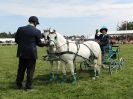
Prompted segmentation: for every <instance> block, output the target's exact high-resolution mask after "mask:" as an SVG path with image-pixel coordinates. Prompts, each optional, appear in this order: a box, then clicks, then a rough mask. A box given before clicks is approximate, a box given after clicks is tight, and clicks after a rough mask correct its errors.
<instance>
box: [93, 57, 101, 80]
mask: <svg viewBox="0 0 133 99" xmlns="http://www.w3.org/2000/svg"><path fill="white" fill-rule="evenodd" d="M99 74H100V66H99V65H98V59H94V74H93V77H92V79H93V80H95V79H96V77H98V76H99Z"/></svg>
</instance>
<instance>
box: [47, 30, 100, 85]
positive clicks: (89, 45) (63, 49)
mask: <svg viewBox="0 0 133 99" xmlns="http://www.w3.org/2000/svg"><path fill="white" fill-rule="evenodd" d="M53 31H54V32H53ZM48 38H49V46H52V47H54V48H56V51H57V54H58V56H59V57H60V59H61V60H62V63H63V67H64V68H65V66H64V65H66V64H67V65H69V66H70V70H71V74H72V83H76V75H75V72H74V62H83V61H85V60H86V61H89V60H90V59H91V60H93V63H94V65H93V68H94V76H93V79H95V78H96V75H99V73H100V67H101V49H100V46H99V44H98V43H97V42H95V41H87V42H84V43H83V44H76V43H74V42H73V41H70V40H69V41H68V40H66V39H65V38H64V37H63V36H62V35H61V34H59V33H57V32H56V31H55V30H50V31H49V34H48ZM63 74H64V77H65V78H66V71H65V69H63Z"/></svg>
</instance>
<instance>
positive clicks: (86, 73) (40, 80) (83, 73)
mask: <svg viewBox="0 0 133 99" xmlns="http://www.w3.org/2000/svg"><path fill="white" fill-rule="evenodd" d="M76 73H77V80H83V79H88V78H90V79H91V77H92V76H93V70H77V71H76ZM62 77H63V75H62V73H61V74H60V75H59V79H58V81H56V80H54V81H52V82H51V81H50V75H49V74H45V75H38V76H36V77H35V78H34V84H35V85H48V84H51V83H55V82H56V83H61V82H62ZM71 81H72V76H71V73H70V72H68V73H67V81H66V83H71Z"/></svg>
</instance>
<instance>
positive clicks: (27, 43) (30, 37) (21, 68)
mask: <svg viewBox="0 0 133 99" xmlns="http://www.w3.org/2000/svg"><path fill="white" fill-rule="evenodd" d="M29 23H30V24H29V25H27V26H23V27H19V28H18V30H17V32H16V35H15V42H16V43H17V44H18V49H17V57H18V58H19V65H18V72H17V79H16V85H17V87H18V89H21V88H22V82H23V79H24V74H25V71H27V81H26V89H32V79H33V73H34V70H35V64H36V59H37V47H36V45H38V46H39V47H43V46H45V45H46V44H43V43H42V42H41V40H40V38H41V31H40V30H38V29H37V28H36V26H37V25H38V24H39V21H38V18H37V17H36V16H31V17H30V18H29Z"/></svg>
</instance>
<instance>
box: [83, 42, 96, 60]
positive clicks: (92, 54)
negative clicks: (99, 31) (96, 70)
mask: <svg viewBox="0 0 133 99" xmlns="http://www.w3.org/2000/svg"><path fill="white" fill-rule="evenodd" d="M83 45H85V46H86V47H87V48H88V49H89V50H90V54H91V55H90V57H89V58H92V59H94V58H95V59H97V57H96V56H95V54H94V53H93V51H92V50H91V49H90V47H89V46H87V45H86V44H83Z"/></svg>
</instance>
